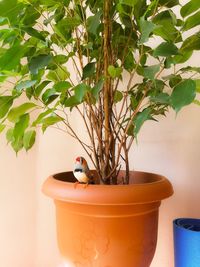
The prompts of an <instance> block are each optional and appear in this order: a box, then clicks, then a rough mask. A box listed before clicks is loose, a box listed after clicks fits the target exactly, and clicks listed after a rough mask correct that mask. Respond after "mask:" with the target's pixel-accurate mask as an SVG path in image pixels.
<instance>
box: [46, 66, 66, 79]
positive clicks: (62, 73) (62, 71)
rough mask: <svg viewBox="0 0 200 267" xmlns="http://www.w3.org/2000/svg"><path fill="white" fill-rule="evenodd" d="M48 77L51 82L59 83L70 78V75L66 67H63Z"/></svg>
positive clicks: (51, 72)
mask: <svg viewBox="0 0 200 267" xmlns="http://www.w3.org/2000/svg"><path fill="white" fill-rule="evenodd" d="M46 77H47V79H49V80H51V81H54V82H59V81H65V80H67V79H68V78H69V77H70V73H69V72H68V70H67V69H66V67H64V66H62V67H58V68H57V69H56V70H53V71H49V73H48V74H47V76H46Z"/></svg>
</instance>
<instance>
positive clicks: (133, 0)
mask: <svg viewBox="0 0 200 267" xmlns="http://www.w3.org/2000/svg"><path fill="white" fill-rule="evenodd" d="M138 1H140V0H120V3H121V4H124V5H127V6H131V7H134V6H135V5H136V4H137V2H138Z"/></svg>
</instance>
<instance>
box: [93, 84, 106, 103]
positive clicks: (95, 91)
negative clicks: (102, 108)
mask: <svg viewBox="0 0 200 267" xmlns="http://www.w3.org/2000/svg"><path fill="white" fill-rule="evenodd" d="M103 85H104V79H100V80H99V82H98V83H97V84H96V85H95V86H94V87H93V88H92V95H93V96H94V98H95V99H96V100H97V99H98V97H99V92H100V91H101V90H102V88H103Z"/></svg>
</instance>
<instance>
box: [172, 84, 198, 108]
mask: <svg viewBox="0 0 200 267" xmlns="http://www.w3.org/2000/svg"><path fill="white" fill-rule="evenodd" d="M195 96H196V83H195V82H194V81H193V80H191V79H188V80H184V81H183V82H181V83H179V84H178V85H176V86H175V87H174V90H173V92H172V94H171V98H170V101H171V106H172V107H173V109H174V110H175V111H176V112H178V111H179V110H181V108H183V107H184V106H186V105H189V104H191V103H192V102H193V100H194V98H195Z"/></svg>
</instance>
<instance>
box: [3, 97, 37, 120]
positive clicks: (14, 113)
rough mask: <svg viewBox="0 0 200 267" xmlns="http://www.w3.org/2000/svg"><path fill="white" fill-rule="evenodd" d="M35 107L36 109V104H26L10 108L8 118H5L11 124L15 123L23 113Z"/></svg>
mask: <svg viewBox="0 0 200 267" xmlns="http://www.w3.org/2000/svg"><path fill="white" fill-rule="evenodd" d="M35 107H37V105H36V104H34V103H31V102H30V103H28V102H27V103H24V104H22V105H20V106H18V107H15V108H12V109H11V110H10V112H9V113H8V116H7V117H8V120H9V121H11V122H17V121H18V120H19V118H20V116H21V115H23V114H24V113H25V112H27V111H29V110H30V109H33V108H35Z"/></svg>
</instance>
